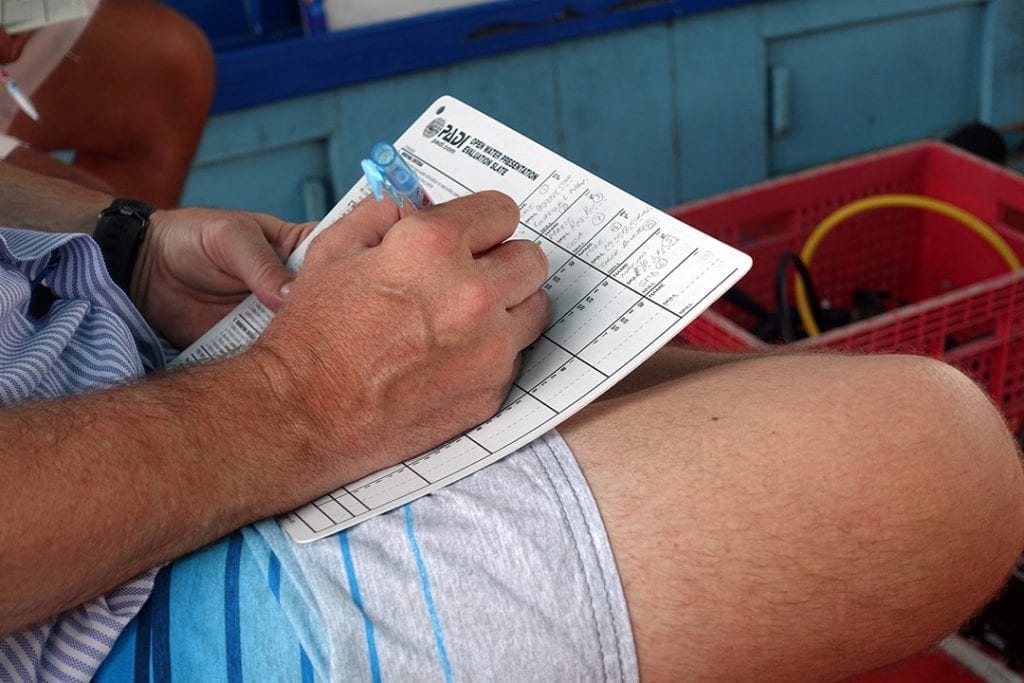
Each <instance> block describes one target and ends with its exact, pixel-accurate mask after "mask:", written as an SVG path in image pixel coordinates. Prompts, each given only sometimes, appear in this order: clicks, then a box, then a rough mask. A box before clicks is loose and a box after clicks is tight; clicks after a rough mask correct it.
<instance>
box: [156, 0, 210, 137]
mask: <svg viewBox="0 0 1024 683" xmlns="http://www.w3.org/2000/svg"><path fill="white" fill-rule="evenodd" d="M145 4H146V5H148V6H149V9H148V12H149V13H151V14H152V15H153V21H152V23H151V24H150V25H153V26H159V27H160V30H159V31H156V32H150V33H149V36H148V37H147V42H148V43H149V48H148V51H149V54H148V55H145V56H144V58H145V59H146V60H148V65H147V67H146V70H147V71H149V72H150V75H151V76H153V78H154V80H153V82H154V83H157V84H159V88H158V90H159V91H160V99H161V100H162V101H163V104H164V108H163V111H164V112H166V114H167V119H168V120H169V122H172V123H173V122H174V121H177V122H178V124H179V125H180V123H181V118H180V117H182V116H184V117H186V121H187V122H189V123H195V122H198V124H199V125H201V124H202V122H204V121H205V119H206V116H207V114H208V112H209V108H210V103H211V102H212V100H213V92H214V85H215V64H214V55H213V50H212V48H211V46H210V41H209V40H208V39H207V37H206V35H205V34H204V33H203V31H202V30H201V29H200V28H199V27H198V26H196V25H195V24H194V23H193V22H192V21H191V20H190V19H188V18H187V17H185V16H184V15H182V14H180V13H178V12H177V11H176V10H174V9H172V8H170V7H167V6H165V5H162V4H159V3H155V2H152V3H145ZM147 23H148V22H147Z"/></svg>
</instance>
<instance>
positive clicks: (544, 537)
mask: <svg viewBox="0 0 1024 683" xmlns="http://www.w3.org/2000/svg"><path fill="white" fill-rule="evenodd" d="M245 534H246V536H247V539H246V540H247V542H249V543H250V544H252V545H262V544H264V543H266V544H268V545H269V546H270V550H272V552H273V553H274V554H276V556H277V557H278V558H279V559H280V562H281V569H282V572H281V573H282V575H283V576H290V577H291V580H292V581H294V583H292V585H293V586H296V587H302V588H301V590H302V592H303V593H305V595H304V596H302V598H301V599H297V600H290V601H285V602H284V603H282V606H283V607H285V608H286V610H287V611H288V612H289V614H288V620H289V621H290V622H291V625H292V627H293V628H296V630H297V632H299V633H300V634H302V633H305V635H304V636H303V637H302V640H304V641H306V643H307V644H308V645H309V648H308V649H309V651H311V652H316V651H319V652H321V653H324V650H323V648H324V647H325V645H326V646H327V647H328V652H327V653H325V654H323V655H322V656H321V657H319V658H317V657H314V659H320V662H318V664H320V666H326V667H328V670H327V671H318V672H317V673H318V674H320V675H324V674H326V677H327V679H328V680H343V679H344V680H350V679H353V678H355V679H369V678H373V677H374V673H375V672H378V673H379V672H386V674H387V675H386V676H385V678H386V679H391V680H452V679H454V680H489V681H527V680H529V681H533V680H556V681H573V680H581V681H584V680H585V681H598V680H612V681H631V680H637V678H638V673H637V661H636V654H635V648H634V643H633V637H632V631H631V628H630V622H629V614H628V612H627V609H626V602H625V597H624V595H623V591H622V586H621V583H620V580H619V576H618V573H617V571H616V567H615V561H614V558H613V557H612V552H611V547H610V545H609V542H608V538H607V536H606V534H605V530H604V527H603V524H602V522H601V517H600V514H599V512H598V509H597V505H596V503H595V501H594V499H593V497H592V495H591V492H590V489H589V487H588V486H587V483H586V480H585V479H584V477H583V474H582V472H581V471H580V469H579V466H578V465H577V463H576V461H575V458H574V457H573V455H572V453H571V452H570V450H569V448H568V446H567V445H566V443H565V441H563V440H562V438H561V437H560V436H559V435H558V434H557V433H555V432H551V433H549V434H548V435H546V436H544V437H542V438H540V439H538V440H537V441H535V442H534V443H533V444H531V445H529V446H527V447H526V448H523V449H522V450H520V451H518V452H516V453H514V454H513V455H511V456H509V457H508V458H506V459H504V460H502V461H500V462H498V463H495V464H493V465H491V466H489V467H487V468H485V469H484V470H482V471H480V472H478V473H476V474H474V475H473V476H471V477H468V478H466V479H464V480H462V481H460V482H458V483H456V484H454V485H452V486H450V487H448V488H445V489H442V490H441V491H438V492H435V493H434V494H432V495H430V496H427V497H425V498H422V499H420V500H418V501H415V502H414V503H413V504H411V505H409V506H406V507H405V508H403V509H400V510H396V511H394V512H392V513H389V514H387V515H384V516H382V517H379V518H376V519H374V520H371V521H370V522H367V523H365V524H363V525H361V526H358V527H356V528H355V529H352V530H350V531H349V532H347V533H346V534H343V535H342V536H341V537H339V538H332V539H325V540H324V541H320V542H317V543H313V544H308V545H298V544H295V543H293V542H292V541H291V540H289V539H288V538H287V537H286V536H284V535H283V533H282V532H281V530H280V528H279V527H278V525H277V524H276V523H275V522H267V523H264V524H260V525H257V526H255V527H250V528H247V529H246V530H245ZM255 536H259V538H258V539H257V538H255ZM339 543H340V545H341V550H340V552H339ZM340 566H343V567H344V571H343V572H342V571H339V567H340ZM300 577H302V578H300ZM292 581H290V583H291V582H292ZM282 590H283V589H282ZM285 603H288V605H286V604H285ZM369 629H372V631H371V630H369ZM368 636H370V637H368ZM325 638H326V643H325V641H324V639H325ZM324 660H327V661H326V662H324ZM320 666H317V667H316V668H318V669H319V668H320Z"/></svg>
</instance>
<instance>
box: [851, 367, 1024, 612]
mask: <svg viewBox="0 0 1024 683" xmlns="http://www.w3.org/2000/svg"><path fill="white" fill-rule="evenodd" d="M878 360H879V361H881V363H880V364H879V365H878V367H876V368H875V369H874V370H873V372H878V373H879V374H878V375H877V377H878V379H879V382H880V386H879V393H880V394H881V393H883V392H884V393H885V394H886V395H887V399H886V401H885V403H884V406H885V408H884V409H885V410H888V411H891V412H892V419H891V420H890V421H889V423H888V424H889V428H892V429H895V430H900V431H901V432H902V434H901V436H900V440H897V441H895V442H894V445H895V446H896V448H895V449H894V450H893V452H892V453H889V454H887V455H883V457H882V459H881V460H879V459H877V458H869V459H868V460H867V464H868V466H869V467H872V468H877V470H876V472H875V479H876V481H878V482H879V485H880V486H882V487H885V486H886V481H887V480H888V482H889V484H890V485H891V488H890V490H889V495H890V499H889V504H890V505H891V508H890V510H891V512H892V513H893V514H891V515H889V516H888V519H882V520H880V521H881V523H882V524H883V525H887V524H893V523H895V524H899V525H904V532H905V533H907V536H908V537H907V538H904V539H903V542H906V543H910V544H911V545H910V547H909V548H908V549H912V548H914V547H917V552H916V553H915V554H913V555H911V554H908V555H907V556H906V557H907V559H908V560H909V561H912V562H913V561H917V562H920V567H919V569H920V570H921V572H922V574H920V576H925V577H928V576H931V577H933V579H934V582H935V589H936V590H937V591H939V592H940V593H941V592H942V591H943V588H945V589H954V590H952V591H947V592H946V593H945V595H947V596H949V603H950V604H949V605H948V607H949V608H950V610H951V612H950V616H954V618H955V619H963V618H965V617H967V616H968V615H969V612H970V611H971V610H973V609H976V608H978V607H980V606H981V605H982V604H983V603H984V602H985V601H986V600H987V599H988V598H989V597H990V596H991V595H992V594H993V593H994V592H995V591H996V590H998V589H999V587H1000V586H1001V585H1002V584H1003V582H1004V581H1005V580H1006V577H1007V576H1008V574H1009V573H1010V571H1011V570H1012V568H1013V566H1014V564H1015V563H1016V560H1017V558H1018V557H1019V555H1020V553H1021V551H1022V550H1024V473H1022V467H1021V459H1020V455H1019V450H1018V448H1017V445H1016V443H1015V442H1014V440H1013V437H1012V435H1011V434H1010V433H1009V431H1008V429H1007V428H1006V425H1005V421H1004V419H1003V417H1002V416H1001V415H1000V414H999V411H998V410H997V409H996V408H995V406H994V405H993V404H992V402H991V400H990V399H989V397H988V396H987V395H986V394H985V392H984V391H983V390H982V389H980V388H979V387H978V386H977V385H976V384H975V383H974V382H973V381H972V380H970V379H969V378H968V377H966V376H965V375H964V374H962V373H961V372H959V371H958V370H956V369H954V368H952V367H951V366H949V365H947V364H945V363H941V362H939V361H935V360H931V359H928V358H922V357H913V356H889V357H883V358H879V359H878ZM868 362H870V359H868ZM883 373H884V374H883ZM884 425H885V423H884V422H879V423H878V428H886V427H885V426H884ZM900 445H902V448H901V447H900ZM865 475H870V473H869V472H865ZM901 497H902V499H900V498H901ZM900 514H902V515H903V517H900V516H899V515H900ZM915 529H919V530H920V533H921V534H923V535H924V537H922V538H921V539H920V542H919V543H914V541H913V538H911V536H912V535H913V534H914V533H915ZM965 610H966V611H965ZM957 611H959V614H958V613H957Z"/></svg>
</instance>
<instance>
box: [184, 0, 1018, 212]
mask: <svg viewBox="0 0 1024 683" xmlns="http://www.w3.org/2000/svg"><path fill="white" fill-rule="evenodd" d="M512 4H513V5H514V4H515V3H512ZM732 5H733V6H731V7H727V8H725V9H716V10H713V11H705V12H701V13H696V14H693V13H688V14H684V15H682V16H678V17H672V18H668V19H661V20H658V21H650V22H646V23H639V24H637V25H633V26H631V27H629V28H624V29H620V30H615V31H606V32H601V33H597V34H593V35H588V36H585V37H578V38H573V39H566V40H557V41H555V42H548V43H544V44H540V45H534V46H532V47H523V48H521V49H517V50H514V51H507V52H502V53H498V54H491V55H487V56H478V57H474V58H471V59H466V60H463V61H458V62H456V63H451V64H445V65H442V66H435V67H432V68H429V69H425V70H419V71H415V70H413V71H409V72H407V73H401V74H396V75H390V76H387V77H384V78H378V79H375V80H370V81H365V82H360V83H351V84H348V85H343V86H340V87H336V88H333V89H329V90H324V91H321V92H313V93H307V94H303V95H301V96H297V97H291V98H286V99H281V100H278V101H272V102H270V103H269V104H260V105H256V106H246V107H243V108H240V109H234V110H224V111H222V112H220V113H217V114H215V115H214V116H213V117H212V118H211V120H210V123H209V125H208V128H207V130H206V133H205V135H204V139H203V142H202V144H201V147H200V150H199V153H198V155H197V158H196V161H195V168H194V172H193V174H192V177H191V178H190V180H189V182H188V185H187V187H186V193H185V198H184V203H186V204H204V205H215V206H230V207H244V208H249V209H253V210H260V211H267V212H270V213H274V214H277V215H281V216H283V217H287V218H291V219H304V218H310V219H311V218H316V217H318V216H320V215H321V214H322V213H323V212H324V211H325V210H326V209H327V208H329V206H330V205H332V204H333V202H334V200H335V198H336V197H338V196H340V194H341V193H343V192H344V191H345V190H346V189H347V188H348V187H349V186H350V185H351V184H352V183H354V182H355V181H356V180H357V179H358V176H359V163H358V162H359V159H360V158H362V156H364V155H365V154H366V152H367V151H368V150H369V147H370V145H372V143H373V142H375V141H377V140H378V139H394V138H395V137H397V136H398V135H399V134H400V133H401V132H402V131H403V130H404V129H405V127H406V126H407V125H408V124H409V123H410V122H411V121H412V120H413V119H414V118H415V117H416V116H417V115H418V114H419V113H420V112H421V111H422V110H423V109H424V108H425V107H426V106H427V105H428V104H429V103H430V102H432V101H433V100H434V99H435V98H436V97H437V96H439V95H441V94H452V95H454V96H456V97H459V98H461V99H463V100H465V101H467V102H468V103H470V104H472V105H473V106H476V107H477V108H479V109H481V110H483V111H484V112H486V113H488V114H490V115H492V116H494V117H495V118H497V119H499V120H502V121H504V122H505V123H507V124H508V125H510V126H512V127H514V128H516V129H518V130H520V131H522V132H523V133H525V134H526V135H528V136H530V137H532V138H534V139H536V140H538V141H539V142H541V143H542V144H544V145H546V146H548V147H550V148H552V149H554V150H556V151H558V152H559V153H561V154H563V155H564V156H566V157H568V158H570V159H572V160H574V161H576V162H577V163H579V164H580V165H582V166H584V167H586V168H588V169H589V170H591V171H593V172H595V173H597V174H598V175H601V176H603V177H605V178H607V179H608V180H610V181H611V182H613V183H615V184H617V185H619V186H621V187H622V188H624V189H626V190H627V191H629V192H631V193H633V194H636V195H637V196H639V197H641V198H643V199H645V200H646V201H648V202H650V203H652V204H654V205H656V206H663V207H666V206H671V205H673V204H676V203H679V202H681V201H685V200H690V199H693V198H697V197H701V196H706V195H709V194H713V193H717V192H721V191H723V190H727V189H731V188H736V187H740V186H743V185H747V184H750V183H754V182H757V181H760V180H763V179H765V178H767V177H770V176H771V175H774V174H779V173H784V172H789V171H793V170H797V169H799V168H803V167H807V166H810V165H814V164H818V163H822V162H826V161H830V160H833V159H837V158H841V157H844V156H848V155H852V154H857V153H860V152H864V151H867V150H871V149H876V148H880V147H884V146H888V145H892V144H895V143H899V142H903V141H908V140H913V139H919V138H924V137H934V136H941V135H943V134H945V133H948V132H949V131H951V130H952V129H955V128H957V127H959V126H961V125H964V124H967V123H970V122H973V121H976V120H980V121H984V122H986V123H989V124H991V125H995V126H1009V125H1013V124H1019V123H1021V122H1024V2H1022V1H1021V0H766V1H764V2H748V3H740V4H737V3H732ZM396 24H398V22H396ZM410 25H412V24H410V23H405V24H398V25H396V26H394V27H391V29H389V30H393V31H396V32H397V33H394V34H393V35H394V36H398V37H399V38H400V36H401V35H403V34H402V30H403V26H405V27H406V29H405V30H408V27H409V26H410ZM339 35H342V36H343V35H344V34H339ZM335 37H337V36H335ZM295 49H296V50H301V49H302V39H296V40H295ZM321 57H322V55H321ZM350 66H351V65H349V67H350ZM414 66H415V65H411V66H410V68H413V67H414ZM349 67H346V65H344V64H339V65H338V68H339V69H342V68H349ZM253 87H254V88H258V87H260V84H259V82H254V84H253ZM263 99H268V98H266V97H264V98H263Z"/></svg>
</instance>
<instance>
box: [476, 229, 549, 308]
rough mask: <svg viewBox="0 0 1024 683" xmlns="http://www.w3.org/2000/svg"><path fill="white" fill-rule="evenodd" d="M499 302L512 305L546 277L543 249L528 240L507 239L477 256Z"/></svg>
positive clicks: (534, 288) (508, 306)
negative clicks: (497, 295) (497, 293)
mask: <svg viewBox="0 0 1024 683" xmlns="http://www.w3.org/2000/svg"><path fill="white" fill-rule="evenodd" d="M477 264H478V265H479V267H480V270H481V272H482V273H483V275H484V277H486V278H487V279H488V280H489V282H490V284H491V286H492V287H493V288H494V290H495V291H497V292H499V298H500V302H501V303H502V304H503V305H504V306H505V307H506V308H511V307H513V306H516V305H517V304H519V303H521V302H522V301H523V300H524V299H526V298H527V297H528V296H530V295H531V294H533V293H534V292H536V291H537V290H538V289H539V288H540V286H541V285H542V284H544V280H546V279H547V277H548V259H547V256H545V255H544V251H543V250H542V249H541V248H540V247H538V246H537V245H536V244H534V243H533V242H530V241H529V240H510V241H508V242H504V243H502V244H500V245H498V246H497V247H495V248H493V249H491V250H490V251H488V252H487V253H485V254H484V255H482V256H480V257H479V258H477Z"/></svg>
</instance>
